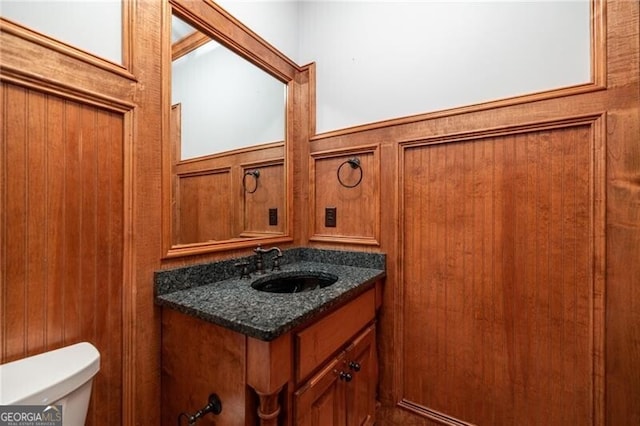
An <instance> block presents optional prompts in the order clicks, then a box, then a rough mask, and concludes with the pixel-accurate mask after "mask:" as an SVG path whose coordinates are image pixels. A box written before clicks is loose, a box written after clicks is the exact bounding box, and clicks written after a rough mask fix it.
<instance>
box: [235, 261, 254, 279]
mask: <svg viewBox="0 0 640 426" xmlns="http://www.w3.org/2000/svg"><path fill="white" fill-rule="evenodd" d="M233 266H235V267H236V268H242V269H241V270H240V278H251V275H250V274H249V262H238V263H236V264H234V265H233Z"/></svg>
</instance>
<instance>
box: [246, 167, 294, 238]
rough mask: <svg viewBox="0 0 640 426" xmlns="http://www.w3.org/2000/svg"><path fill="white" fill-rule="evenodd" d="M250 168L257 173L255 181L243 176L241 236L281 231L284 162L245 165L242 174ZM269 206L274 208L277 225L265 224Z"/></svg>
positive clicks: (284, 216)
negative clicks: (258, 173)
mask: <svg viewBox="0 0 640 426" xmlns="http://www.w3.org/2000/svg"><path fill="white" fill-rule="evenodd" d="M251 170H257V171H259V172H260V177H259V178H258V179H257V180H256V179H255V178H253V177H251V176H247V178H246V180H245V182H246V188H243V189H242V204H243V208H242V210H243V215H242V217H243V221H244V224H243V225H244V226H243V230H242V233H241V235H242V236H264V235H269V234H274V233H275V234H282V233H283V232H284V230H285V225H286V220H287V216H288V212H287V210H286V203H285V191H284V188H285V187H286V183H285V171H284V161H278V162H275V163H272V164H271V163H258V164H246V165H244V166H242V174H243V176H245V174H246V173H247V172H249V171H251ZM269 209H276V211H277V215H276V217H277V224H276V225H270V224H269Z"/></svg>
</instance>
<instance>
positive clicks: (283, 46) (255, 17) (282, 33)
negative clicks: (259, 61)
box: [216, 0, 302, 61]
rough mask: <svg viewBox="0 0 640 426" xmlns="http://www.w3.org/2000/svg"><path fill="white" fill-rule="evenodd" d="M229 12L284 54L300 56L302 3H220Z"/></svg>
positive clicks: (252, 0)
mask: <svg viewBox="0 0 640 426" xmlns="http://www.w3.org/2000/svg"><path fill="white" fill-rule="evenodd" d="M216 3H218V5H220V6H222V7H223V8H224V9H225V10H226V11H227V12H229V13H230V14H232V15H233V16H234V17H235V18H237V19H238V20H240V22H242V23H243V24H244V25H246V26H247V27H249V28H251V30H252V31H253V32H255V33H256V34H258V35H259V36H260V37H262V38H263V39H265V40H266V41H267V42H268V43H270V44H271V45H273V46H274V47H275V48H277V49H278V50H280V52H282V53H284V54H285V55H287V56H288V57H289V58H291V59H293V60H294V61H295V60H296V58H297V56H298V32H299V26H298V14H299V9H300V7H302V6H301V3H300V1H298V0H217V1H216Z"/></svg>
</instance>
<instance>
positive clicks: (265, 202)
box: [169, 15, 287, 247]
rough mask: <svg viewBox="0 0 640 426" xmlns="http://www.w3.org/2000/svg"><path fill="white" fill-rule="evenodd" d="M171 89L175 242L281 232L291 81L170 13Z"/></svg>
mask: <svg viewBox="0 0 640 426" xmlns="http://www.w3.org/2000/svg"><path fill="white" fill-rule="evenodd" d="M170 93H171V112H170V126H169V127H170V138H169V139H170V146H171V148H172V149H171V150H170V151H171V181H172V183H171V192H172V202H171V206H172V207H171V215H172V220H171V244H172V246H174V247H175V246H185V245H187V246H188V245H195V246H198V247H201V246H203V245H209V244H213V245H218V246H220V244H221V243H225V242H226V243H229V242H234V243H236V242H238V241H242V240H252V239H255V238H269V237H279V236H283V235H284V234H285V232H286V229H287V228H286V220H287V212H286V209H285V205H286V199H285V196H284V194H285V192H286V191H285V188H286V183H285V167H284V164H285V163H284V161H285V144H286V141H285V135H286V128H285V126H286V114H287V111H286V102H287V99H286V93H287V85H286V84H285V83H283V82H282V81H280V80H279V79H277V78H275V77H274V76H272V75H271V74H269V73H268V72H266V71H264V70H263V69H262V68H259V67H258V66H256V65H254V64H253V63H251V62H250V61H248V60H246V59H245V58H243V57H242V56H240V55H238V54H236V53H235V52H234V51H232V50H230V49H228V48H227V47H225V46H223V45H221V44H220V43H218V42H217V41H216V40H214V39H212V38H211V37H209V36H208V35H207V34H205V33H203V32H201V31H199V30H197V29H196V28H194V27H193V26H192V25H190V24H189V23H187V22H186V21H185V20H184V19H180V18H179V17H177V16H176V15H172V22H171V84H170ZM255 171H257V172H258V173H259V178H256V181H255V182H253V181H252V182H251V183H252V184H254V185H253V186H251V188H254V187H255V189H251V190H250V191H248V190H247V189H246V188H244V187H243V182H244V181H246V180H247V178H246V175H247V173H253V172H255ZM258 179H259V180H258Z"/></svg>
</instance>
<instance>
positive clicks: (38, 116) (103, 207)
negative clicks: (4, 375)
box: [0, 82, 125, 425]
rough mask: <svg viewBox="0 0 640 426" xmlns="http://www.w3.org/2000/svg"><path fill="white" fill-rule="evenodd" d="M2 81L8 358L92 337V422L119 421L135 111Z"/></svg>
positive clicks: (0, 166)
mask: <svg viewBox="0 0 640 426" xmlns="http://www.w3.org/2000/svg"><path fill="white" fill-rule="evenodd" d="M0 84H1V89H0V101H1V104H2V107H1V110H2V117H1V122H0V123H1V126H0V128H1V129H2V141H3V143H2V150H1V153H0V175H1V176H2V178H1V179H0V183H1V185H0V191H1V193H2V197H3V200H2V203H1V205H2V206H3V208H2V213H1V218H0V223H1V224H2V226H1V229H0V241H2V247H1V252H2V257H1V259H0V264H1V267H0V270H2V280H1V282H2V296H1V297H0V302H1V304H0V305H1V306H0V311H1V312H2V323H1V324H2V325H1V334H0V335H1V336H2V338H1V345H2V353H1V357H0V359H2V362H8V361H11V360H15V359H18V358H23V357H25V356H28V355H32V354H35V353H40V352H43V351H46V350H51V349H55V348H59V347H61V346H65V345H69V344H73V343H77V342H80V341H88V342H91V343H92V344H94V345H95V346H96V347H97V348H98V351H99V352H100V356H101V362H100V371H99V373H98V375H97V376H96V379H95V382H94V383H95V385H94V392H93V395H92V399H91V408H90V412H89V415H88V424H94V425H99V424H105V422H106V423H107V424H118V423H120V421H121V413H120V407H121V406H122V352H123V344H122V342H123V321H122V316H123V305H122V298H123V280H122V277H123V241H124V218H123V214H124V129H125V116H124V114H122V113H114V112H110V111H106V110H103V109H100V108H98V107H94V106H92V105H88V104H81V103H79V102H74V101H70V100H65V99H63V98H60V97H58V96H55V95H50V94H45V93H42V92H40V91H36V90H30V89H27V88H24V87H20V86H16V85H13V84H7V83H4V82H2V83H0Z"/></svg>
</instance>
